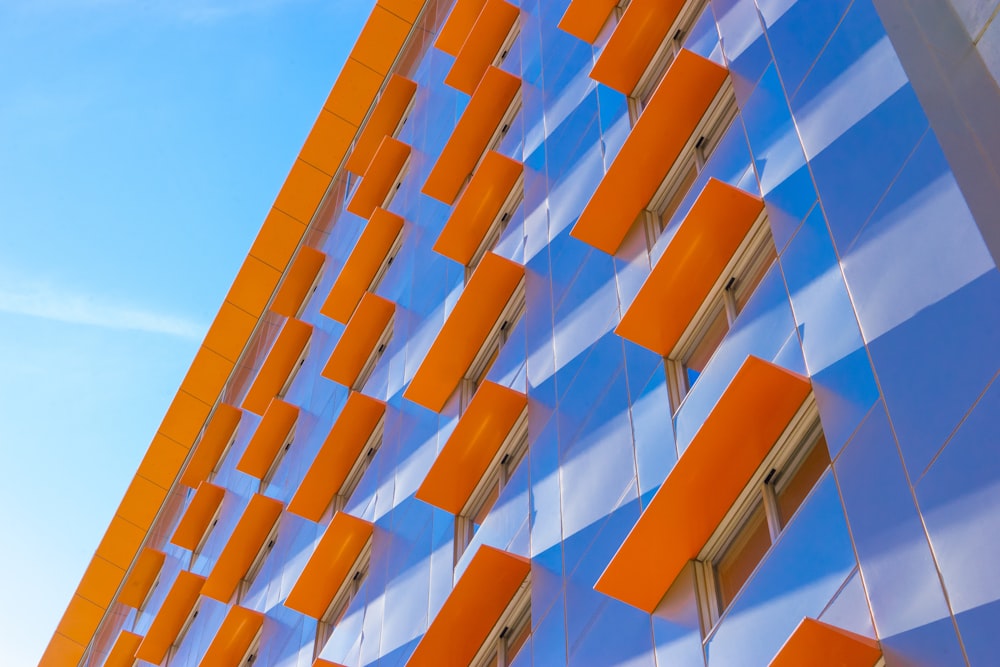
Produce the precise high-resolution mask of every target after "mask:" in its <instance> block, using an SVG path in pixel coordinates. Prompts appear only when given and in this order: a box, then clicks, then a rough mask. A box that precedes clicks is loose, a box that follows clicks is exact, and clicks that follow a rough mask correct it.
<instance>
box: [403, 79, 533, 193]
mask: <svg viewBox="0 0 1000 667" xmlns="http://www.w3.org/2000/svg"><path fill="white" fill-rule="evenodd" d="M520 87H521V80H520V79H518V78H517V77H515V76H514V75H512V74H508V73H507V72H504V71H503V70H500V69H497V68H496V67H493V66H492V65H491V66H490V67H489V68H488V69H487V70H486V74H485V75H484V76H483V80H482V81H480V82H479V86H478V87H477V88H476V91H475V92H474V93H473V94H472V99H470V100H469V104H468V106H466V107H465V111H464V112H463V113H462V117H461V118H459V119H458V124H457V125H456V126H455V130H454V131H453V132H452V133H451V137H449V139H448V143H446V144H445V146H444V148H443V149H442V150H441V155H440V156H439V157H438V160H437V162H436V163H435V165H434V168H433V169H431V173H430V175H428V176H427V181H426V182H425V183H424V187H423V189H422V190H421V191H422V192H423V193H424V194H426V195H430V196H431V197H434V198H435V199H437V200H438V201H442V202H444V203H445V204H449V205H450V204H451V203H452V202H454V201H455V197H457V196H458V192H459V190H461V189H462V186H463V185H465V180H466V179H467V178H469V177H470V175H471V174H472V170H473V169H475V167H476V163H477V162H478V161H479V158H480V156H482V154H483V151H485V150H486V148H487V144H488V143H489V140H490V137H492V136H493V132H494V131H495V130H496V129H497V127H499V125H500V121H501V120H503V116H504V114H505V113H507V109H508V108H509V107H510V104H511V102H513V101H514V96H515V95H516V94H517V91H518V89H519V88H520Z"/></svg>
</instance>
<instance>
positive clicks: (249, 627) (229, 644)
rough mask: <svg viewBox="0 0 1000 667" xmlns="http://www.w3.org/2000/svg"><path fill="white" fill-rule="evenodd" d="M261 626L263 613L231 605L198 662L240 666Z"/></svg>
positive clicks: (217, 666) (209, 666)
mask: <svg viewBox="0 0 1000 667" xmlns="http://www.w3.org/2000/svg"><path fill="white" fill-rule="evenodd" d="M263 627H264V614H262V613H260V612H259V611H253V610H252V609H247V608H245V607H238V606H237V607H232V608H231V609H230V610H229V611H228V612H227V613H226V618H225V619H223V621H222V625H221V626H219V630H218V632H216V633H215V637H213V638H212V643H211V644H209V646H208V650H206V651H205V655H204V656H203V657H202V659H201V662H200V663H198V664H199V665H204V666H205V667H240V663H241V662H242V661H243V658H244V657H246V654H247V651H249V650H250V646H251V645H252V644H253V642H254V640H255V639H257V635H258V634H260V631H261V628H263Z"/></svg>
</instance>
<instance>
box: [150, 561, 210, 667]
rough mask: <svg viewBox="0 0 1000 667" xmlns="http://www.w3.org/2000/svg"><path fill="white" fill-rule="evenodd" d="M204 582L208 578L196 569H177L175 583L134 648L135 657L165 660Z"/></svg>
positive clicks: (158, 660) (192, 608) (156, 662)
mask: <svg viewBox="0 0 1000 667" xmlns="http://www.w3.org/2000/svg"><path fill="white" fill-rule="evenodd" d="M204 583H205V578H204V577H201V576H198V575H197V574H194V573H193V572H188V571H186V570H181V571H180V572H178V573H177V579H176V581H174V585H173V586H171V588H170V592H169V593H167V597H166V598H164V600H163V604H161V605H160V609H159V611H157V612H156V616H155V617H154V618H153V622H152V623H151V624H150V626H149V630H147V631H146V636H145V637H144V638H143V640H142V643H141V644H140V645H139V648H138V650H137V651H136V652H135V657H136V658H138V659H139V660H145V661H146V662H151V663H153V664H154V665H155V664H159V663H161V662H163V659H164V658H165V657H167V651H169V650H170V646H171V645H172V644H173V643H174V641H176V639H177V635H178V634H179V633H180V631H181V628H182V627H184V622H185V621H186V620H187V618H188V616H190V615H191V612H192V611H194V606H195V604H196V603H197V602H198V596H199V595H200V594H201V587H202V585H203V584H204Z"/></svg>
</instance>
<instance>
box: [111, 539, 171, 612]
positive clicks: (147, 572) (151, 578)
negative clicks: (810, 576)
mask: <svg viewBox="0 0 1000 667" xmlns="http://www.w3.org/2000/svg"><path fill="white" fill-rule="evenodd" d="M166 557H167V556H166V554H164V553H163V552H162V551H157V550H156V549H149V548H146V549H143V550H142V551H140V552H139V555H138V556H137V557H136V559H135V563H134V564H133V565H132V571H131V572H129V574H128V577H127V578H126V579H125V584H124V585H123V586H122V589H121V591H120V592H119V593H118V601H119V602H121V603H122V604H124V605H128V606H129V607H134V608H136V609H138V608H139V607H141V606H142V603H143V601H144V600H145V599H146V596H147V595H149V589H150V588H152V586H153V584H154V583H156V578H157V577H158V576H160V568H162V567H163V561H164V560H166Z"/></svg>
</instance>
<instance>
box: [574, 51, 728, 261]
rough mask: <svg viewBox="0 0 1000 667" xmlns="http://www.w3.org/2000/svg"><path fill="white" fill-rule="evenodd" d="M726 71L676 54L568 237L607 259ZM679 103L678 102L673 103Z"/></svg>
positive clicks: (689, 55)
mask: <svg viewBox="0 0 1000 667" xmlns="http://www.w3.org/2000/svg"><path fill="white" fill-rule="evenodd" d="M725 78H726V70H725V69H724V68H722V67H719V66H718V65H716V64H715V63H713V62H712V61H710V60H707V59H705V58H702V57H701V56H699V55H697V54H694V53H691V52H690V51H681V52H680V54H678V56H677V58H676V60H674V62H673V64H671V66H670V69H669V70H667V74H666V76H664V77H663V81H661V82H660V85H659V87H657V89H656V91H655V92H654V93H653V97H652V98H651V99H650V101H649V104H648V105H647V106H646V108H645V109H644V110H643V112H642V115H641V116H639V121H638V122H637V123H636V124H635V127H633V128H632V132H631V134H629V136H628V139H626V140H625V144H624V145H623V146H622V148H621V150H620V151H618V155H617V156H616V157H615V160H614V162H613V163H612V164H611V167H610V168H609V169H608V172H607V173H606V174H605V175H604V178H603V179H602V180H601V184H600V185H599V186H598V187H597V191H596V192H594V194H593V196H592V197H591V198H590V201H589V202H587V206H586V208H584V210H583V213H582V214H581V215H580V219H579V220H577V222H576V225H575V226H574V227H573V230H572V232H570V233H571V235H572V236H574V237H576V238H578V239H580V240H581V241H583V242H584V243H589V244H590V245H592V246H594V247H595V248H599V249H601V250H603V251H604V252H606V253H608V254H611V255H613V254H614V253H615V252H617V250H618V246H620V245H621V242H622V239H624V238H625V234H626V233H627V232H628V230H629V228H630V227H631V226H632V223H633V222H634V221H635V219H636V216H638V215H639V212H640V211H642V209H644V208H645V207H646V206H647V205H648V204H649V200H650V199H652V197H653V195H654V194H656V190H657V189H658V188H659V187H660V183H662V182H663V179H664V178H665V177H666V175H667V172H669V171H670V168H671V167H672V166H673V164H674V161H675V160H676V159H677V156H678V155H680V152H681V149H683V148H684V144H686V143H687V141H688V139H689V138H690V137H691V133H692V132H694V129H695V128H696V127H697V126H698V123H699V121H701V118H702V116H704V115H705V112H706V111H707V110H708V107H709V105H710V104H711V102H712V100H713V99H714V98H715V95H716V93H717V92H718V91H719V88H721V86H722V82H723V81H724V80H725ZM678 100H683V101H684V102H683V104H681V103H678Z"/></svg>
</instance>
